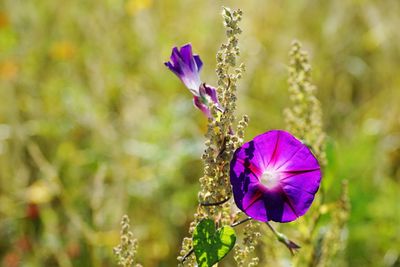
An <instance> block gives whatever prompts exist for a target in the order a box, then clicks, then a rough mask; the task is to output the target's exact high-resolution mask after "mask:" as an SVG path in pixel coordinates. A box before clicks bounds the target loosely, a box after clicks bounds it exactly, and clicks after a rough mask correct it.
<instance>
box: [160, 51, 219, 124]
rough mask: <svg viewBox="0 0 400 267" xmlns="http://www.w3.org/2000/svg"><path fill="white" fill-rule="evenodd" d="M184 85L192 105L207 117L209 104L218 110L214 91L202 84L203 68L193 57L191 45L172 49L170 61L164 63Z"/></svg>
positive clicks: (196, 56)
mask: <svg viewBox="0 0 400 267" xmlns="http://www.w3.org/2000/svg"><path fill="white" fill-rule="evenodd" d="M164 64H165V66H167V67H168V68H169V69H170V70H171V71H172V72H173V73H175V75H176V76H178V78H179V79H180V80H181V81H182V82H183V83H184V84H185V86H186V87H187V88H188V89H189V90H190V92H191V93H192V94H193V103H194V105H195V106H196V107H197V108H198V109H200V110H201V111H202V112H203V113H204V114H205V115H206V116H207V117H210V116H211V113H210V109H209V104H210V103H215V104H216V105H217V106H218V107H219V108H220V105H219V102H218V97H217V92H216V89H215V88H214V87H212V86H210V85H207V84H205V83H202V82H201V80H200V71H201V67H202V66H203V62H202V61H201V59H200V57H199V56H198V55H193V53H192V45H191V44H186V45H184V46H182V47H181V48H180V49H178V48H177V47H174V48H173V49H172V53H171V57H170V61H168V62H165V63H164Z"/></svg>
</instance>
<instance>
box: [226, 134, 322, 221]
mask: <svg viewBox="0 0 400 267" xmlns="http://www.w3.org/2000/svg"><path fill="white" fill-rule="evenodd" d="M230 167H231V169H230V179H231V184H232V189H233V195H234V199H235V202H236V205H237V206H238V207H239V208H240V209H241V210H242V211H243V212H244V213H246V214H247V215H248V216H250V217H252V218H253V219H255V220H259V221H263V222H265V221H270V220H272V221H275V222H290V221H293V220H295V219H296V218H298V217H300V216H302V215H304V214H305V213H306V212H307V210H308V209H309V207H310V206H311V203H312V202H313V200H314V195H315V193H316V192H317V191H318V188H319V185H320V182H321V169H320V166H319V163H318V161H317V159H316V158H315V156H314V155H313V154H312V152H311V151H310V149H309V148H308V147H307V146H306V145H304V144H303V143H302V142H300V141H299V140H298V139H296V138H295V137H294V136H292V135H291V134H290V133H288V132H285V131H281V130H273V131H269V132H266V133H264V134H261V135H259V136H257V137H255V138H254V139H253V140H251V141H250V142H247V143H245V144H244V145H243V146H241V147H240V148H238V149H237V150H236V152H235V154H234V155H233V159H232V161H231V166H230Z"/></svg>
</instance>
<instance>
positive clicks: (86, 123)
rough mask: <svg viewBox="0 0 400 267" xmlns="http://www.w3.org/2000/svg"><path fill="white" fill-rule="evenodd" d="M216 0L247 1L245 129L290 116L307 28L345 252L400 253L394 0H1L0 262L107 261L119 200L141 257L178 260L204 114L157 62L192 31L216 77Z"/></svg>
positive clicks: (395, 259) (390, 256)
mask: <svg viewBox="0 0 400 267" xmlns="http://www.w3.org/2000/svg"><path fill="white" fill-rule="evenodd" d="M223 5H224V6H231V7H235V8H241V9H242V10H243V11H244V19H243V21H242V24H241V26H242V29H243V34H242V36H241V40H240V47H241V49H242V57H241V60H242V61H243V62H245V64H246V66H247V72H246V74H245V76H244V79H243V80H242V81H241V84H240V88H239V92H238V114H239V115H241V114H248V115H249V116H250V120H251V121H250V125H249V128H248V131H247V134H246V136H247V139H251V138H252V137H254V136H255V135H256V134H258V133H261V132H264V131H266V130H268V129H271V128H284V127H285V125H284V120H283V116H282V110H283V109H284V108H285V107H287V106H288V105H289V96H288V92H287V87H288V85H287V77H288V76H287V64H288V62H289V58H288V51H289V49H290V43H291V41H292V40H293V39H298V40H300V41H301V42H302V43H303V46H304V48H305V49H306V50H307V51H308V52H309V54H310V59H311V63H312V66H313V80H314V83H315V84H316V85H317V87H318V89H319V91H318V97H319V99H320V100H321V102H322V107H323V111H324V121H325V128H326V131H327V133H328V136H329V140H330V143H331V144H332V147H333V151H334V153H333V160H332V161H331V162H330V164H331V167H332V168H334V171H335V178H334V180H333V181H332V184H333V186H332V187H331V188H332V189H331V190H330V191H329V192H328V196H330V197H331V198H332V199H334V198H337V196H338V193H339V190H340V186H339V185H340V181H341V180H342V179H348V180H349V190H350V198H351V205H352V213H351V216H350V221H349V225H348V231H347V232H346V237H347V247H346V250H345V257H346V260H345V262H347V265H348V266H400V88H399V87H400V70H399V69H400V31H399V25H400V16H399V14H400V2H399V1H398V0H385V1H373V0H346V1H345V0H339V1H316V0H298V1H289V0H287V1H272V0H270V1H267V0H258V1H256V0H247V1H215V0H205V1H194V0H185V1H177V0H175V1H173V0H159V1H157V0H104V1H95V0H69V1H62V2H60V1H51V0H38V1H24V0H1V1H0V99H1V100H0V101H1V104H0V265H1V266H6V267H14V266H32V267H33V266H114V265H115V261H114V258H113V255H112V247H113V246H115V245H116V244H117V243H118V242H119V228H120V226H119V221H120V219H121V216H122V215H123V214H124V213H127V214H128V215H129V216H130V218H131V224H132V227H133V232H134V234H135V237H137V238H138V239H139V254H138V256H139V261H140V262H142V263H143V264H144V265H145V266H174V265H176V256H177V253H178V251H179V247H180V242H181V239H182V238H183V237H184V236H185V235H186V233H187V228H188V223H189V222H190V221H191V219H192V215H193V212H194V210H195V208H196V205H197V191H198V189H199V187H198V183H197V180H198V178H199V177H200V176H201V174H202V163H201V161H200V155H201V153H202V149H203V141H204V137H203V134H204V133H205V130H206V120H205V118H204V117H203V115H202V114H201V112H199V111H198V110H195V109H194V108H193V106H192V100H191V95H190V93H189V92H188V90H187V89H186V88H184V86H183V85H182V84H181V83H180V81H179V80H178V79H177V78H176V77H174V76H173V75H172V74H171V73H170V72H169V71H168V70H167V69H166V68H165V67H164V65H163V62H164V61H166V60H167V59H168V58H169V55H170V50H171V47H172V46H175V45H182V44H184V43H187V42H191V43H192V45H193V47H194V50H195V52H196V53H198V54H200V55H201V57H202V59H203V61H204V63H205V64H204V68H203V72H202V79H203V80H204V81H207V82H208V83H210V84H215V81H216V78H215V74H214V67H215V53H216V51H217V50H218V47H219V45H220V43H222V42H223V41H224V40H225V37H224V28H223V25H222V23H221V21H222V19H221V17H220V13H221V7H222V6H223ZM335 185H337V186H335ZM266 256H267V255H266ZM262 257H263V255H260V258H262ZM341 264H344V263H341ZM333 266H336V265H335V264H334V265H333Z"/></svg>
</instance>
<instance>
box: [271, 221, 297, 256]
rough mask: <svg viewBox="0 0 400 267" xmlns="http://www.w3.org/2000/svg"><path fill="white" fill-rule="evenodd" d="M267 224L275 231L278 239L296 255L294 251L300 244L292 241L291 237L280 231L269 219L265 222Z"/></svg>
mask: <svg viewBox="0 0 400 267" xmlns="http://www.w3.org/2000/svg"><path fill="white" fill-rule="evenodd" d="M265 224H266V225H267V226H268V228H269V229H270V230H271V231H272V232H273V233H274V235H275V236H276V238H277V239H278V241H279V242H281V243H283V244H284V245H285V246H286V247H287V248H288V249H289V251H290V253H291V254H292V255H294V252H295V251H296V249H299V248H300V246H299V245H297V244H296V243H294V242H293V241H291V240H290V239H289V238H287V237H286V236H285V235H284V234H282V233H280V232H278V231H277V230H276V229H275V228H274V227H273V226H272V225H271V224H270V223H269V222H268V221H267V222H265Z"/></svg>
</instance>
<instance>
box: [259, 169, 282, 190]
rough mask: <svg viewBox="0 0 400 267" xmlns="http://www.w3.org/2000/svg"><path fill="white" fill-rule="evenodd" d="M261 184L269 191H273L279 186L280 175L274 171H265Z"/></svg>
mask: <svg viewBox="0 0 400 267" xmlns="http://www.w3.org/2000/svg"><path fill="white" fill-rule="evenodd" d="M260 182H261V183H262V184H263V185H264V186H265V187H266V188H268V189H272V188H274V187H276V186H277V185H278V184H279V173H278V172H276V171H274V170H265V171H264V173H263V174H262V175H261V178H260Z"/></svg>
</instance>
